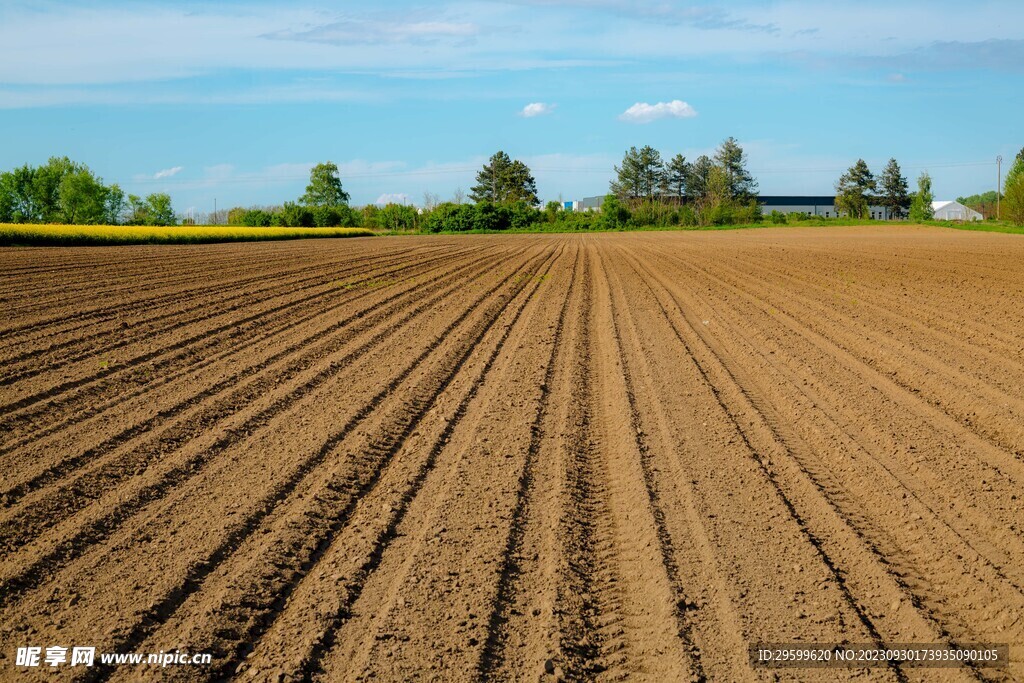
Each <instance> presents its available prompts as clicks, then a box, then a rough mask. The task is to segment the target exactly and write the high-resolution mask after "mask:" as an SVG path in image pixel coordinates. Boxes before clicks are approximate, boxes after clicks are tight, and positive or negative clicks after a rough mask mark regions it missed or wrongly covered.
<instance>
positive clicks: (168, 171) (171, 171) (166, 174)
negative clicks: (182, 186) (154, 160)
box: [153, 166, 185, 180]
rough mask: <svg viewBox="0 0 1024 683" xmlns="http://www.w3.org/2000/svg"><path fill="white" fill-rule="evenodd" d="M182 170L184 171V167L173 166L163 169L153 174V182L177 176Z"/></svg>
mask: <svg viewBox="0 0 1024 683" xmlns="http://www.w3.org/2000/svg"><path fill="white" fill-rule="evenodd" d="M184 170H185V167H184V166H175V167H173V168H165V169H164V170H162V171H157V172H156V173H154V174H153V180H162V179H164V178H170V177H171V176H176V175H178V174H179V173H181V172H182V171H184Z"/></svg>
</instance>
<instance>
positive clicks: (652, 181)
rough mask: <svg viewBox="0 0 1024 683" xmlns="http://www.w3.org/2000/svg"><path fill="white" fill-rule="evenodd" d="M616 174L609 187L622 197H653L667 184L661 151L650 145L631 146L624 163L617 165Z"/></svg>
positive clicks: (624, 156) (623, 160)
mask: <svg viewBox="0 0 1024 683" xmlns="http://www.w3.org/2000/svg"><path fill="white" fill-rule="evenodd" d="M615 175H616V179H615V180H613V181H612V182H611V185H610V188H609V189H610V190H611V192H612V194H614V195H616V196H617V197H619V198H620V199H653V198H655V197H656V196H658V195H659V193H660V192H661V189H662V188H663V187H664V186H665V164H664V162H663V161H662V160H661V153H659V152H658V150H656V149H654V148H653V147H651V146H650V145H645V146H644V147H641V148H640V149H637V148H636V147H630V148H629V150H628V151H627V152H626V153H625V155H623V157H622V165H621V166H616V167H615Z"/></svg>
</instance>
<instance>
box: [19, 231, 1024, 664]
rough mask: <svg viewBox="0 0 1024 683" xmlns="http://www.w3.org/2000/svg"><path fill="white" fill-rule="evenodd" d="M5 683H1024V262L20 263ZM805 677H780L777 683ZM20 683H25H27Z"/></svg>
mask: <svg viewBox="0 0 1024 683" xmlns="http://www.w3.org/2000/svg"><path fill="white" fill-rule="evenodd" d="M0 272H3V273H4V278H3V279H2V281H0V300H2V301H3V302H4V312H5V315H4V317H3V319H2V320H0V387H2V393H0V472H2V473H3V474H2V477H0V501H2V505H0V679H4V680H7V679H9V678H13V677H14V676H15V674H16V673H17V674H18V675H19V676H20V677H21V678H24V679H25V680H33V679H34V678H37V679H39V680H42V679H47V680H49V679H50V678H51V676H50V675H49V674H50V672H49V669H50V667H48V666H45V665H44V666H42V667H36V668H25V667H21V668H20V669H19V668H18V667H16V666H15V653H16V652H17V650H18V648H21V647H33V646H34V647H42V648H44V651H45V648H47V647H50V646H58V645H59V646H65V647H74V646H88V647H95V648H96V650H97V652H98V653H111V652H117V653H129V652H138V653H157V652H161V651H172V650H180V651H182V652H188V653H209V654H210V655H211V656H212V661H211V663H210V664H208V665H173V666H168V667H165V668H159V667H153V666H151V665H150V666H146V665H122V666H118V667H110V666H101V665H99V664H97V666H96V667H94V668H92V669H86V668H84V667H80V668H78V669H73V668H72V667H70V666H67V665H66V669H65V670H64V671H63V672H62V673H64V674H67V675H68V676H69V677H71V678H76V679H81V680H113V681H133V680H137V679H139V678H140V677H141V678H148V679H170V680H184V681H199V680H223V679H227V678H232V677H234V678H238V679H240V680H254V681H257V680H281V681H284V680H306V681H348V680H367V679H372V680H378V681H406V680H413V679H417V678H419V679H431V680H435V679H436V680H465V681H475V680H500V681H528V680H559V681H561V680H565V681H581V680H584V681H586V680H598V681H613V680H627V679H628V680H650V681H678V680H681V681H685V680H728V681H760V680H772V679H775V678H778V679H781V680H792V679H794V678H795V679H798V680H822V681H830V680H837V679H849V678H861V679H869V680H893V681H919V680H920V681H925V680H970V679H976V678H979V677H980V678H983V679H994V680H1011V679H1013V678H1014V677H1017V678H1021V677H1024V669H1022V668H1021V665H1020V664H1016V663H1015V664H1013V665H1011V668H1010V669H1008V670H1006V669H1004V670H998V669H989V668H979V669H914V668H903V669H900V668H898V667H880V668H870V669H867V668H832V669H820V668H804V669H785V670H777V671H771V670H765V669H755V668H752V667H751V665H750V663H749V660H748V655H747V647H748V645H751V644H756V643H768V642H776V643H779V642H808V643H814V642H817V643H837V642H854V643H876V644H882V643H985V642H998V643H1010V644H1011V645H1012V648H1013V649H1012V652H1013V656H1014V657H1015V658H1017V659H1020V658H1021V657H1024V537H1022V535H1021V529H1022V528H1024V511H1022V509H1021V506H1020V503H1019V492H1020V491H1021V487H1022V486H1024V458H1022V454H1024V395H1022V392H1021V389H1020V388H1021V387H1024V306H1021V301H1024V242H1022V241H1021V240H1020V238H1018V237H1016V236H1012V235H999V234H992V233H970V232H960V231H948V230H941V229H933V228H913V227H910V228H908V227H902V228H900V227H893V228H889V227H885V228H843V229H834V230H833V229H829V230H825V229H785V230H777V229H767V230H756V231H737V232H721V233H672V234H669V233H636V234H621V235H571V236H569V235H565V236H563V235H545V236H509V237H491V236H486V237H483V236H481V237H472V238H441V237H438V238H408V239H405V238H402V239H371V240H339V241H331V240H316V241H311V242H302V241H298V242H290V243H286V242H278V243H266V244H236V245H207V246H183V247H118V248H88V249H48V248H43V249H7V250H3V251H0ZM776 674H778V675H777V676H776ZM19 680H20V678H19Z"/></svg>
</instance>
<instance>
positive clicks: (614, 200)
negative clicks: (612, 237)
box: [598, 194, 631, 230]
mask: <svg viewBox="0 0 1024 683" xmlns="http://www.w3.org/2000/svg"><path fill="white" fill-rule="evenodd" d="M630 217H631V216H630V212H629V208H628V207H626V206H625V205H623V203H622V202H621V201H619V197H618V195H616V194H607V195H605V198H604V201H603V202H601V217H600V219H599V220H598V225H599V226H600V227H601V228H603V229H605V230H621V229H622V228H624V227H626V224H627V223H629V219H630Z"/></svg>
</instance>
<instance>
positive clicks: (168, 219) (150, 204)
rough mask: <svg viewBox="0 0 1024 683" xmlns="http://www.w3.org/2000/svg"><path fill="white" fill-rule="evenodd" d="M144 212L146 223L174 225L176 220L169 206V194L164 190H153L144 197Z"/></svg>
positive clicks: (172, 209)
mask: <svg viewBox="0 0 1024 683" xmlns="http://www.w3.org/2000/svg"><path fill="white" fill-rule="evenodd" d="M145 214H146V218H145V223H146V225H176V224H177V222H178V221H177V219H176V218H175V217H174V208H173V207H172V206H171V196H170V195H169V194H167V193H165V192H154V193H153V194H151V195H149V196H148V197H146V202H145Z"/></svg>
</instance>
